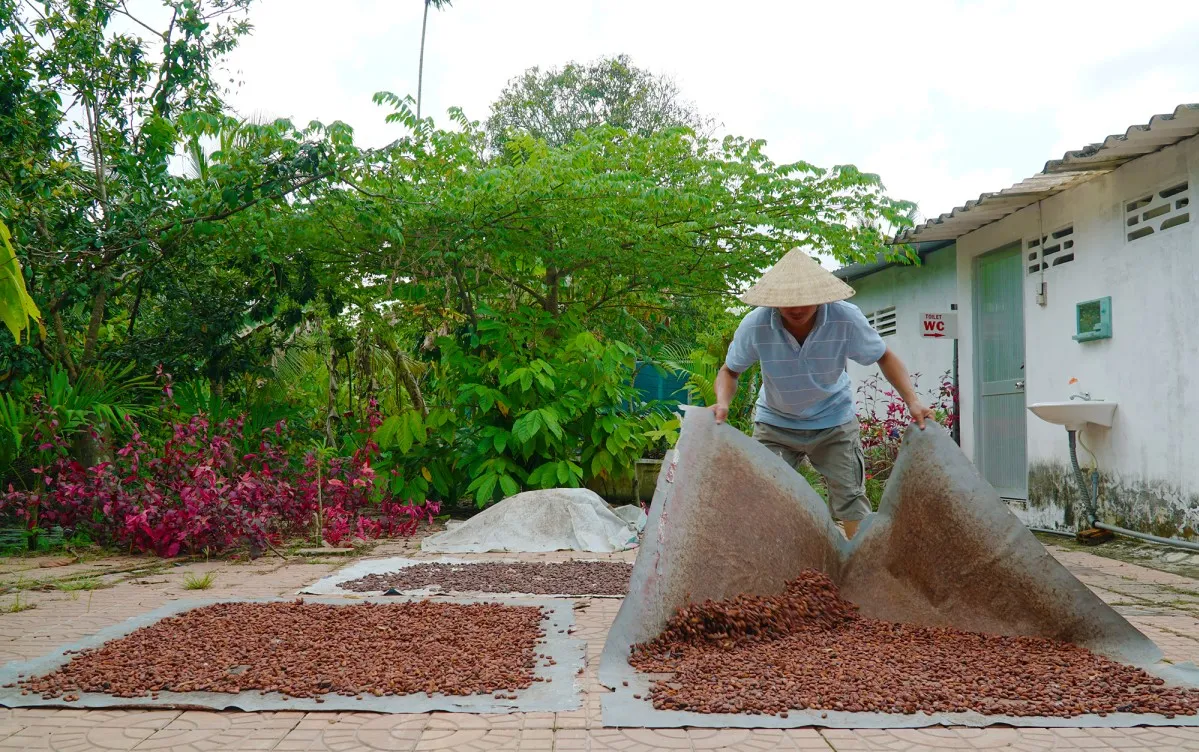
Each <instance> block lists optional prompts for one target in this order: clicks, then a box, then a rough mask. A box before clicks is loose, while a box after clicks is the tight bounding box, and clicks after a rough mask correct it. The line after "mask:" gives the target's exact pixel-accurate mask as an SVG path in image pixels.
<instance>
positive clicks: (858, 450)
mask: <svg viewBox="0 0 1199 752" xmlns="http://www.w3.org/2000/svg"><path fill="white" fill-rule="evenodd" d="M753 436H754V438H755V439H757V440H758V441H759V442H761V444H762V445H763V446H765V447H766V448H767V449H769V450H770V451H772V452H774V453H775V454H777V455H778V456H779V457H782V458H783V460H785V461H786V463H787V464H788V465H790V466H791V467H793V468H795V470H796V471H797V472H798V470H799V466H800V463H802V462H803V460H804V457H807V458H808V460H809V461H811V463H812V467H814V468H816V472H818V473H820V474H821V475H822V476H824V482H825V485H826V486H828V504H829V508H830V510H831V511H832V514H833V519H835V520H860V519H862V518H864V517H865V516H866V515H868V514H870V500H869V499H867V498H866V457H865V455H864V454H863V453H862V440H861V437H860V436H859V435H858V421H857V420H856V419H855V420H852V421H850V422H848V423H845V424H843V425H840V426H835V427H833V428H819V429H815V430H810V431H808V430H796V429H793V428H780V427H778V426H771V425H767V424H766V423H754V433H753Z"/></svg>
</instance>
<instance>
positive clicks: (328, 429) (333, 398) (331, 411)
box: [325, 342, 339, 446]
mask: <svg viewBox="0 0 1199 752" xmlns="http://www.w3.org/2000/svg"><path fill="white" fill-rule="evenodd" d="M327 364H328V366H327V368H326V370H327V371H328V372H329V403H328V410H327V411H326V413H325V439H326V441H328V443H329V446H337V432H336V431H335V430H334V427H335V426H336V425H337V421H338V419H339V418H338V415H337V353H336V352H334V351H333V343H332V342H330V343H329V357H328V361H327Z"/></svg>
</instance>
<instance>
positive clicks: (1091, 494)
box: [1046, 429, 1199, 551]
mask: <svg viewBox="0 0 1199 752" xmlns="http://www.w3.org/2000/svg"><path fill="white" fill-rule="evenodd" d="M1066 432H1067V433H1068V434H1069V435H1070V438H1069V444H1070V465H1071V466H1072V467H1073V468H1074V480H1075V481H1076V482H1077V483H1078V490H1079V491H1081V492H1082V497H1083V498H1084V499H1085V500H1086V502H1087V510H1086V511H1087V517H1089V518H1090V521H1091V527H1094V528H1097V529H1099V530H1106V531H1108V532H1109V533H1116V534H1117V535H1123V536H1126V537H1129V538H1137V539H1139V540H1143V541H1149V542H1150V543H1160V544H1162V545H1164V546H1174V547H1175V548H1182V549H1186V550H1187V551H1199V543H1195V542H1192V541H1185V540H1180V539H1178V538H1163V537H1161V536H1160V535H1150V534H1149V533H1142V532H1139V531H1137V530H1129V529H1128V528H1126V527H1120V526H1118V525H1109V524H1107V523H1106V522H1100V521H1099V519H1098V517H1099V512H1098V505H1099V473H1098V472H1093V473H1091V487H1090V488H1087V482H1086V479H1085V478H1084V477H1083V474H1082V468H1080V467H1079V466H1078V450H1077V444H1078V436H1077V432H1076V431H1074V430H1072V429H1066ZM1046 532H1049V531H1046Z"/></svg>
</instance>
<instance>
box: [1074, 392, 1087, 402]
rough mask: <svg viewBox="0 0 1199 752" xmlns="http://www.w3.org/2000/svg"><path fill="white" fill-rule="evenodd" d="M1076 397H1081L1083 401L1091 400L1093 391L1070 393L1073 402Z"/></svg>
mask: <svg viewBox="0 0 1199 752" xmlns="http://www.w3.org/2000/svg"><path fill="white" fill-rule="evenodd" d="M1076 399H1080V400H1082V401H1083V402H1090V401H1091V393H1090V392H1079V393H1078V394H1071V395H1070V401H1071V402H1073V401H1074V400H1076Z"/></svg>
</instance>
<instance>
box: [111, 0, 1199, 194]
mask: <svg viewBox="0 0 1199 752" xmlns="http://www.w3.org/2000/svg"><path fill="white" fill-rule="evenodd" d="M142 2H146V3H153V0H134V2H133V3H131V7H135V6H137V5H139V4H141V3H142ZM422 8H423V2H422V0H338V1H337V2H333V1H332V0H262V1H261V2H260V3H256V4H255V5H254V6H253V7H252V10H251V13H250V21H251V23H252V24H253V25H254V27H255V31H254V33H253V35H252V36H250V37H249V38H246V39H244V40H243V41H242V44H241V46H240V47H239V49H238V50H237V51H236V52H235V53H234V54H233V56H232V57H231V59H230V60H229V67H230V70H231V72H232V73H233V75H234V76H235V78H236V79H237V80H239V81H240V82H242V83H240V85H238V87H237V88H236V89H235V90H234V92H233V93H232V94H231V96H230V101H231V103H232V104H233V105H234V106H235V107H236V108H237V109H238V110H239V111H240V112H241V113H242V114H244V115H255V114H258V115H264V116H267V117H291V118H294V119H295V120H296V121H297V122H298V123H303V122H307V121H308V120H310V119H313V118H315V119H319V120H322V121H325V122H328V121H332V120H343V121H345V122H348V123H349V124H350V125H352V126H353V127H354V128H355V131H356V132H357V134H358V140H359V142H360V143H361V144H363V145H366V146H374V145H380V144H383V143H386V142H388V141H390V140H391V139H392V138H394V136H395V135H396V133H395V131H394V130H393V129H394V128H395V126H388V125H386V124H385V123H384V122H383V116H384V115H385V114H386V113H385V111H383V110H382V109H381V108H378V107H376V106H375V105H373V104H372V103H371V95H372V94H373V93H374V92H376V91H379V90H388V91H392V92H395V93H397V94H400V95H404V94H409V93H410V94H413V95H414V96H415V93H416V75H417V57H418V51H419V44H420V24H421V13H422ZM1196 39H1199V2H1195V0H1149V1H1148V2H1139V3H1129V2H1127V1H1124V2H1120V3H1116V2H1107V0H1082V1H1079V2H1075V1H1073V0H974V1H971V2H952V1H951V0H919V1H916V0H912V1H909V2H895V1H894V0H885V1H880V2H875V1H873V0H868V1H862V2H843V3H832V2H822V3H815V2H795V1H794V0H791V1H789V2H787V1H781V2H769V1H767V0H758V1H756V2H755V1H751V0H742V2H735V3H730V2H727V1H726V2H719V3H718V2H708V1H706V0H594V1H590V2H588V1H585V0H455V2H454V4H453V6H452V7H451V8H448V9H446V10H444V11H441V12H438V11H436V10H430V13H429V31H428V41H427V47H426V52H425V84H424V112H425V114H427V115H429V114H431V115H434V116H435V117H436V118H437V120H438V122H439V123H441V124H448V121H447V119H446V117H445V111H446V109H447V108H448V107H451V106H455V105H457V106H460V107H462V108H463V109H464V110H465V111H466V114H467V115H468V116H469V117H471V118H472V119H479V120H482V119H485V118H486V117H487V114H488V105H489V103H490V102H491V101H492V100H493V99H494V98H495V96H496V95H497V94H498V92H499V91H500V89H501V88H502V87H503V86H504V84H505V82H506V81H507V80H508V79H510V78H512V77H514V76H516V75H518V74H519V73H520V72H521V71H523V70H524V69H525V68H526V67H529V66H532V65H541V66H543V67H548V66H555V65H561V64H563V63H565V62H567V61H569V60H578V61H587V60H592V59H594V58H597V57H600V56H606V55H616V54H620V53H626V54H628V55H630V56H631V57H632V59H633V62H634V63H636V64H638V65H640V66H642V67H646V68H649V69H651V70H653V71H655V72H658V73H665V74H668V75H670V76H672V77H673V78H674V79H675V80H676V81H677V82H678V84H679V86H680V88H681V89H682V91H683V94H684V96H685V97H686V98H687V99H690V100H692V101H694V102H695V103H696V104H697V105H698V107H699V109H700V110H701V111H703V112H704V113H705V114H708V115H710V116H712V117H714V118H716V119H717V121H718V122H721V123H723V125H724V129H725V130H726V131H727V132H730V133H735V134H738V135H743V136H752V137H759V138H765V139H766V140H767V142H768V149H767V153H768V154H769V155H770V156H771V158H772V159H774V160H775V161H778V162H784V161H793V160H799V159H804V160H807V161H809V162H813V163H815V164H819V165H831V164H837V163H844V162H851V163H854V164H856V165H858V167H860V168H861V169H863V170H867V171H870V172H876V173H879V174H881V175H882V178H883V181H884V183H885V184H886V186H887V188H888V190H889V192H890V193H891V194H892V195H893V196H895V197H898V198H905V199H908V200H912V201H916V202H917V203H918V204H919V205H920V208H921V213H922V214H923V215H925V216H935V215H936V214H939V213H941V212H945V211H948V210H949V209H951V208H952V207H954V206H957V205H959V204H961V203H963V202H964V201H966V200H967V199H970V198H975V197H977V196H978V194H979V193H981V192H983V191H991V190H998V189H1000V188H1004V187H1007V186H1008V185H1010V184H1012V183H1014V182H1016V181H1018V180H1020V179H1022V178H1024V177H1027V176H1029V175H1031V174H1033V173H1035V172H1037V171H1038V170H1040V169H1041V167H1042V166H1043V165H1044V163H1045V161H1046V160H1048V159H1051V158H1057V157H1060V156H1061V154H1062V153H1063V152H1064V151H1065V150H1067V149H1074V148H1079V147H1081V146H1083V145H1085V144H1088V143H1091V142H1094V141H1098V140H1101V139H1102V138H1103V137H1104V136H1106V135H1108V134H1112V133H1122V132H1123V131H1124V130H1125V129H1126V128H1127V127H1128V126H1129V125H1132V124H1134V123H1144V122H1146V121H1147V120H1148V118H1149V117H1150V116H1151V115H1153V114H1155V113H1162V112H1170V111H1172V110H1173V109H1174V107H1175V106H1176V105H1178V104H1180V103H1183V102H1199V46H1197V43H1196V42H1195V40H1196Z"/></svg>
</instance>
